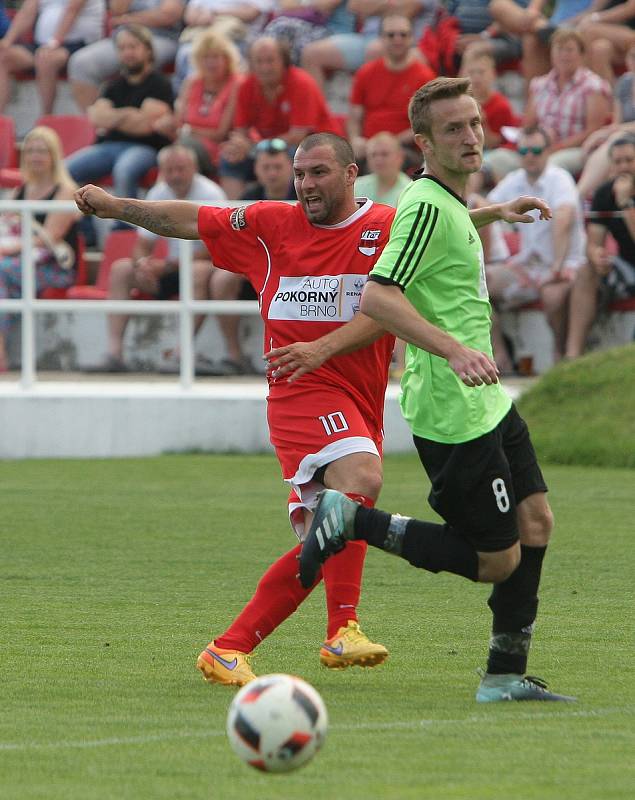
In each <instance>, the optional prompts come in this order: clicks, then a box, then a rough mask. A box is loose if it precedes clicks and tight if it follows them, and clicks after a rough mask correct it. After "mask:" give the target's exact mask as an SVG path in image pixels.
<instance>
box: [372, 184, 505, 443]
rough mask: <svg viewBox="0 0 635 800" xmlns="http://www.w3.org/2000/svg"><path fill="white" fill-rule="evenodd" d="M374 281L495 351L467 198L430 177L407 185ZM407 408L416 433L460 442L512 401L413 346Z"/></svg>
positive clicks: (405, 386) (490, 423)
mask: <svg viewBox="0 0 635 800" xmlns="http://www.w3.org/2000/svg"><path fill="white" fill-rule="evenodd" d="M370 277H371V280H377V281H379V282H380V283H389V284H396V285H397V286H399V287H401V289H403V291H404V292H405V296H406V298H407V299H408V300H409V301H410V302H411V303H412V305H413V306H414V307H415V308H416V310H417V311H418V312H419V314H420V315H421V316H422V317H424V318H425V319H427V320H428V322H431V323H432V324H433V325H436V326H437V327H438V328H441V329H442V330H444V331H446V332H447V333H449V334H451V335H452V336H454V338H455V339H457V340H458V341H459V342H461V343H462V344H465V345H467V346H468V347H473V348H475V349H476V350H481V351H482V352H484V353H487V354H488V355H490V356H491V355H492V344H491V338H490V325H491V323H490V315H491V307H490V304H489V298H488V294H487V285H486V283H485V266H484V262H483V248H482V246H481V240H480V239H479V236H478V233H477V232H476V228H475V227H474V225H473V224H472V221H471V219H470V216H469V213H468V210H467V207H466V205H465V203H464V202H463V201H462V200H461V198H460V197H459V196H458V195H456V194H455V193H454V192H453V191H452V190H451V189H449V188H448V187H447V186H444V185H443V184H442V183H441V182H440V181H438V180H437V179H436V178H434V177H432V176H430V175H424V176H423V177H422V178H421V179H419V180H416V181H413V183H412V184H411V185H410V186H408V187H407V188H406V189H404V191H403V193H402V195H401V197H400V199H399V204H398V206H397V214H396V216H395V219H394V221H393V224H392V228H391V231H390V240H389V241H388V244H387V245H386V247H385V248H384V252H383V253H382V254H381V256H380V257H379V260H378V261H377V263H376V264H375V267H374V268H373V270H372V272H371V273H370ZM401 389H402V391H401V411H402V413H403V416H404V418H405V420H406V422H407V423H408V424H409V426H410V428H411V430H412V432H413V433H414V434H415V435H416V436H421V437H423V438H425V439H432V440H434V441H437V442H444V443H448V444H455V443H457V442H466V441H469V440H470V439H476V438H477V437H478V436H482V435H483V434H484V433H488V432H489V431H491V430H492V429H493V428H495V427H496V425H498V423H499V422H500V421H501V419H502V418H503V417H504V416H505V414H507V412H508V411H509V409H510V406H511V399H510V398H509V396H508V395H507V394H506V392H505V391H504V390H503V389H502V387H501V385H500V384H498V383H496V384H492V385H491V386H479V387H475V388H470V387H468V386H465V384H464V383H463V382H462V381H461V380H460V379H459V378H458V377H457V376H456V375H455V374H454V372H453V371H452V370H451V369H450V366H449V364H448V362H447V361H446V360H445V359H444V358H440V357H439V356H434V355H431V354H430V353H428V352H426V351H425V350H420V349H419V348H418V347H414V346H413V345H410V344H409V345H408V347H407V348H406V370H405V373H404V376H403V379H402V381H401Z"/></svg>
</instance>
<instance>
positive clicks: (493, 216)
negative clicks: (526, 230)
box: [470, 195, 551, 228]
mask: <svg viewBox="0 0 635 800" xmlns="http://www.w3.org/2000/svg"><path fill="white" fill-rule="evenodd" d="M534 209H535V210H537V211H539V212H540V219H551V208H550V207H549V205H548V204H547V203H546V202H545V201H544V200H542V199H541V198H540V197H528V196H526V195H523V196H521V197H517V198H516V199H515V200H508V201H507V202H506V203H493V204H492V205H489V206H483V207H482V208H473V209H472V210H471V211H470V219H471V220H472V223H473V225H474V227H475V228H482V227H483V225H489V224H490V223H491V222H498V221H499V220H500V221H502V222H533V221H534V218H533V217H532V216H531V215H530V214H528V213H527V212H528V211H533V210H534Z"/></svg>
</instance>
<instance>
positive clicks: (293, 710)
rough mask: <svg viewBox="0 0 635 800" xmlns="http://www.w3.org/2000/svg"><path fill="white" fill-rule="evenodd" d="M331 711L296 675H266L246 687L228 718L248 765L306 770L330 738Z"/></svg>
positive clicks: (232, 737) (270, 769)
mask: <svg viewBox="0 0 635 800" xmlns="http://www.w3.org/2000/svg"><path fill="white" fill-rule="evenodd" d="M327 725H328V716H327V713H326V706H325V705H324V701H323V700H322V698H321V697H320V695H319V694H318V693H317V692H316V691H315V689H314V688H313V687H312V686H310V685H309V684H308V683H307V682H306V681H303V680H302V679H301V678H296V677H294V676H293V675H262V676H261V677H259V678H256V680H255V681H251V682H250V683H248V684H246V685H245V686H243V688H242V689H241V690H240V691H239V692H238V694H237V695H236V697H235V698H234V699H233V701H232V704H231V705H230V707H229V713H228V715H227V735H228V736H229V741H230V744H231V746H232V748H233V749H234V751H235V752H236V754H237V755H238V756H239V758H242V760H243V761H246V762H247V763H248V764H249V765H250V766H252V767H255V768H256V769H260V770H263V771H264V772H289V771H290V770H292V769H297V768H298V767H300V766H302V764H306V763H307V761H309V760H310V759H311V758H313V756H314V755H315V754H316V753H317V751H318V750H319V749H320V747H321V746H322V743H323V742H324V737H325V736H326V728H327Z"/></svg>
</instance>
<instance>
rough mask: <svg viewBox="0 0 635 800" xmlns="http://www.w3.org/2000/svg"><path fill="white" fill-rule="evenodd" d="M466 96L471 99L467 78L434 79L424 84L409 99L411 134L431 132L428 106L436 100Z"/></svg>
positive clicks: (470, 88)
mask: <svg viewBox="0 0 635 800" xmlns="http://www.w3.org/2000/svg"><path fill="white" fill-rule="evenodd" d="M464 94H467V95H469V96H470V97H472V83H471V81H470V79H469V78H435V79H434V80H431V81H428V83H424V84H423V86H421V87H420V88H419V89H417V91H416V92H415V93H414V94H413V95H412V97H411V98H410V103H409V104H408V119H409V120H410V125H411V127H412V131H413V133H426V134H429V133H430V132H431V130H432V120H431V118H430V106H431V105H432V103H435V102H436V101H437V100H448V99H451V98H454V97H461V95H464Z"/></svg>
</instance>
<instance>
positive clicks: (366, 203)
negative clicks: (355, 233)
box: [313, 197, 373, 231]
mask: <svg viewBox="0 0 635 800" xmlns="http://www.w3.org/2000/svg"><path fill="white" fill-rule="evenodd" d="M355 202H356V203H357V205H358V206H359V208H358V209H357V211H355V212H354V213H353V214H351V215H350V217H347V218H346V219H343V220H342V221H341V222H336V223H335V225H313V227H314V228H324V229H325V230H327V231H330V230H337V228H348V226H349V225H352V224H353V223H354V222H357V220H358V219H359V218H360V217H363V216H364V214H366V213H367V212H368V211H369V210H370V208H371V206H372V205H373V201H372V200H370V198H368V197H356V198H355Z"/></svg>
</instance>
